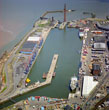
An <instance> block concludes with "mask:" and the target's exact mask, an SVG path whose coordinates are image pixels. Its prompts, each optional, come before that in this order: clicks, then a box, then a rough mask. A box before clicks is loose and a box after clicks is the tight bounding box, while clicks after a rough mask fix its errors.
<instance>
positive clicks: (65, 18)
mask: <svg viewBox="0 0 109 110" xmlns="http://www.w3.org/2000/svg"><path fill="white" fill-rule="evenodd" d="M64 22H66V4H64Z"/></svg>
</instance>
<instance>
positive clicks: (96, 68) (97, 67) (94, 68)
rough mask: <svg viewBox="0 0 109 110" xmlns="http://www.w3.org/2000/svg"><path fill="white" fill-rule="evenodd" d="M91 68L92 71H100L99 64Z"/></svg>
mask: <svg viewBox="0 0 109 110" xmlns="http://www.w3.org/2000/svg"><path fill="white" fill-rule="evenodd" d="M92 67H93V70H100V65H99V64H93V65H92Z"/></svg>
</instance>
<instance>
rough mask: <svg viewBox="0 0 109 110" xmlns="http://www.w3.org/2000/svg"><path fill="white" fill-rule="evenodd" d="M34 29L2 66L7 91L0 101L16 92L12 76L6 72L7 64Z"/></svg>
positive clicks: (0, 97)
mask: <svg viewBox="0 0 109 110" xmlns="http://www.w3.org/2000/svg"><path fill="white" fill-rule="evenodd" d="M34 29H35V28H33V29H32V30H31V31H30V32H29V33H28V34H27V35H26V36H25V37H24V38H23V39H22V40H21V42H20V43H19V44H18V45H17V46H16V47H15V50H13V51H12V54H11V56H10V58H9V59H8V60H7V61H6V63H5V66H4V71H5V73H6V86H7V89H6V90H5V91H4V92H3V93H1V94H0V99H1V100H2V99H3V98H5V97H6V96H8V97H9V96H10V95H11V94H13V92H12V91H15V90H16V86H15V85H14V81H12V80H10V79H13V78H12V75H13V73H9V72H8V64H10V62H11V61H12V59H13V58H14V57H15V56H16V52H17V51H18V50H19V48H20V47H21V45H22V44H23V42H24V41H25V40H26V39H27V37H28V35H29V34H30V33H31V32H33V30H34ZM11 89H12V90H11Z"/></svg>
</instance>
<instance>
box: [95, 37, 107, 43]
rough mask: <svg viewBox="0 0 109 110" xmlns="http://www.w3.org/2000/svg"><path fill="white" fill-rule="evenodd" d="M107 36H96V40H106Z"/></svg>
mask: <svg viewBox="0 0 109 110" xmlns="http://www.w3.org/2000/svg"><path fill="white" fill-rule="evenodd" d="M105 40H106V39H105V37H104V36H94V41H95V42H101V43H102V42H105Z"/></svg>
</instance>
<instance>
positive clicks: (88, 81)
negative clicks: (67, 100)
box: [82, 76, 98, 97]
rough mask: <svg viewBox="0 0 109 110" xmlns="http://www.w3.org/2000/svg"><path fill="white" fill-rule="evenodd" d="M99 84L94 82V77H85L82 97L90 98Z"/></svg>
mask: <svg viewBox="0 0 109 110" xmlns="http://www.w3.org/2000/svg"><path fill="white" fill-rule="evenodd" d="M97 84H98V82H97V81H94V80H93V76H84V79H83V89H82V96H84V97H88V96H89V94H90V93H91V91H92V90H93V89H94V88H95V86H96V85H97Z"/></svg>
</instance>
